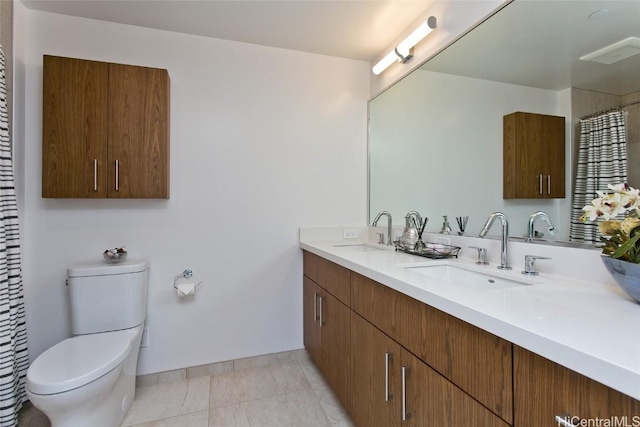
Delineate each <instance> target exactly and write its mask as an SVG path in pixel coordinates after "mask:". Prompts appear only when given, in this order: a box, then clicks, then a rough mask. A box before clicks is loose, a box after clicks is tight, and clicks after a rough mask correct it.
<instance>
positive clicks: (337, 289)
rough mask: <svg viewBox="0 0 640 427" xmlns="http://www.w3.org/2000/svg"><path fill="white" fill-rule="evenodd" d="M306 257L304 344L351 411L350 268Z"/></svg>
mask: <svg viewBox="0 0 640 427" xmlns="http://www.w3.org/2000/svg"><path fill="white" fill-rule="evenodd" d="M303 260H304V261H303V262H304V277H303V330H304V346H305V348H306V349H307V351H308V352H309V354H310V356H311V359H312V360H313V362H314V363H315V364H316V366H317V367H318V369H320V372H321V373H322V375H323V376H324V378H325V380H326V381H327V383H328V384H329V386H330V387H331V389H332V390H333V391H334V393H335V395H336V396H337V397H338V400H340V402H341V403H342V405H343V406H344V407H345V408H346V409H347V411H348V410H349V407H350V404H351V397H350V392H351V386H350V384H351V309H350V308H349V306H348V305H346V304H345V302H344V301H345V300H346V301H349V300H350V295H351V291H350V283H349V280H350V271H349V270H347V269H346V268H344V267H341V266H339V265H337V264H334V263H332V262H330V261H328V260H326V259H324V258H321V257H318V256H317V255H315V254H312V253H310V252H306V251H305V252H304V253H303ZM329 289H331V291H333V292H331V291H329ZM344 289H346V292H345V291H344ZM335 293H337V294H339V295H340V296H341V298H342V299H339V298H337V297H336V295H334V294H335Z"/></svg>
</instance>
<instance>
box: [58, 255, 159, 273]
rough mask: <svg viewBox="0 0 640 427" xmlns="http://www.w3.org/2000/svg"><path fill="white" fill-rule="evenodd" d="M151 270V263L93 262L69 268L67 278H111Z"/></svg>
mask: <svg viewBox="0 0 640 427" xmlns="http://www.w3.org/2000/svg"><path fill="white" fill-rule="evenodd" d="M148 268H149V261H147V260H143V259H138V260H124V261H122V262H118V263H107V262H105V261H102V262H99V261H91V262H85V263H78V264H75V265H71V266H69V267H68V268H67V277H87V276H111V275H115V274H128V273H139V272H141V271H145V270H146V269H148Z"/></svg>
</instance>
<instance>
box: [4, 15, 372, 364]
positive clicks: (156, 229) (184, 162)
mask: <svg viewBox="0 0 640 427" xmlns="http://www.w3.org/2000/svg"><path fill="white" fill-rule="evenodd" d="M16 6H17V8H19V9H21V10H20V11H19V13H18V14H17V15H18V17H19V22H16V25H17V26H18V27H21V28H23V29H24V30H23V32H24V38H25V40H26V41H25V47H24V48H23V49H22V50H23V51H22V52H18V53H17V55H16V60H17V61H18V62H20V64H17V68H18V69H20V67H23V68H24V87H23V89H24V90H25V99H24V115H23V117H22V120H23V121H24V129H25V133H24V141H17V144H18V146H19V149H21V150H24V158H25V161H24V162H25V165H24V171H25V172H24V175H23V176H21V177H19V179H21V180H23V184H24V188H25V209H24V212H23V215H22V221H23V223H24V229H25V232H24V236H23V243H24V263H23V270H24V271H23V272H24V286H25V298H26V308H27V322H28V323H27V326H28V334H29V346H30V352H31V358H32V359H33V358H34V357H35V356H38V354H40V353H41V352H42V351H44V350H45V349H46V348H47V347H49V346H51V345H53V344H55V343H56V342H58V341H60V340H62V339H64V338H65V337H67V336H68V335H69V327H68V316H67V304H66V295H65V287H64V278H65V272H66V271H65V268H66V266H67V265H69V264H71V263H74V262H76V261H78V260H84V259H100V257H101V252H102V251H103V250H104V249H105V248H108V247H115V246H120V245H125V246H126V247H127V249H128V250H129V252H130V255H129V256H130V257H145V258H148V259H149V260H150V261H151V274H150V293H149V308H148V317H147V324H148V326H149V341H150V345H149V347H148V348H143V349H142V350H141V353H140V364H139V371H138V373H139V374H145V373H151V372H159V371H164V370H169V369H175V368H181V367H186V366H193V365H199V364H205V363H211V362H217V361H222V360H229V359H234V358H240V357H245V356H253V355H259V354H266V353H271V352H277V351H285V350H290V349H296V348H301V347H302V296H301V292H302V286H301V285H302V264H301V252H300V250H299V248H298V247H297V237H298V236H297V233H298V227H299V226H303V225H319V226H323V225H335V224H363V223H365V221H366V159H367V155H366V138H367V135H366V129H367V128H366V120H367V99H368V96H369V64H368V63H365V62H361V61H352V60H345V59H339V58H333V57H327V56H320V55H314V54H306V53H301V52H294V51H288V50H282V49H274V48H268V47H263V46H257V45H250V44H242V43H236V42H230V41H223V40H216V39H207V38H203V37H196V36H189V35H183V34H177V33H170V32H163V31H157V30H151V29H144V28H138V27H132V26H125V25H118V24H112V23H105V22H99V21H93V20H87V19H80V18H72V17H65V16H61V15H55V14H49V13H44V12H37V11H31V10H26V9H24V7H23V6H22V5H21V4H20V3H18V4H16ZM43 54H52V55H61V56H70V57H78V58H87V59H94V60H101V61H109V62H118V63H127V64H134V65H144V66H150V67H159V68H166V69H168V70H169V75H170V76H171V199H170V200H168V201H165V200H155V201H154V200H151V201H141V200H121V201H117V200H94V201H92V200H49V199H42V198H41V197H40V191H41V183H40V179H41V172H40V169H41V119H42V118H41V108H42V103H41V91H42V55H43ZM17 90H20V88H17ZM18 108H20V107H18ZM186 267H189V268H191V269H193V271H194V273H195V276H196V277H195V278H196V279H198V280H203V281H204V283H203V284H202V286H201V288H200V289H199V290H198V292H197V294H196V295H195V298H194V299H193V300H191V301H187V300H180V299H178V298H177V297H176V295H175V294H174V292H173V289H172V281H173V277H174V276H175V275H177V274H179V273H181V272H182V271H183V269H184V268H186Z"/></svg>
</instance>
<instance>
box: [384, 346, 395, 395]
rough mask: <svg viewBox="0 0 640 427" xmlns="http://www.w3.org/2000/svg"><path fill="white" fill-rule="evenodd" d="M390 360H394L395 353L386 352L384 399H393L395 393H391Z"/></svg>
mask: <svg viewBox="0 0 640 427" xmlns="http://www.w3.org/2000/svg"><path fill="white" fill-rule="evenodd" d="M389 360H393V353H389V352H387V353H385V354H384V401H385V402H388V401H389V400H391V399H393V394H391V393H389Z"/></svg>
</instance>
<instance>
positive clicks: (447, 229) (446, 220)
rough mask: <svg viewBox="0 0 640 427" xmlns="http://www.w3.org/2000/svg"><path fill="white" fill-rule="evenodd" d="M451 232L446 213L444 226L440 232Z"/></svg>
mask: <svg viewBox="0 0 640 427" xmlns="http://www.w3.org/2000/svg"><path fill="white" fill-rule="evenodd" d="M449 233H451V226H450V225H449V218H447V216H446V215H442V228H441V229H440V234H449Z"/></svg>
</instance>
